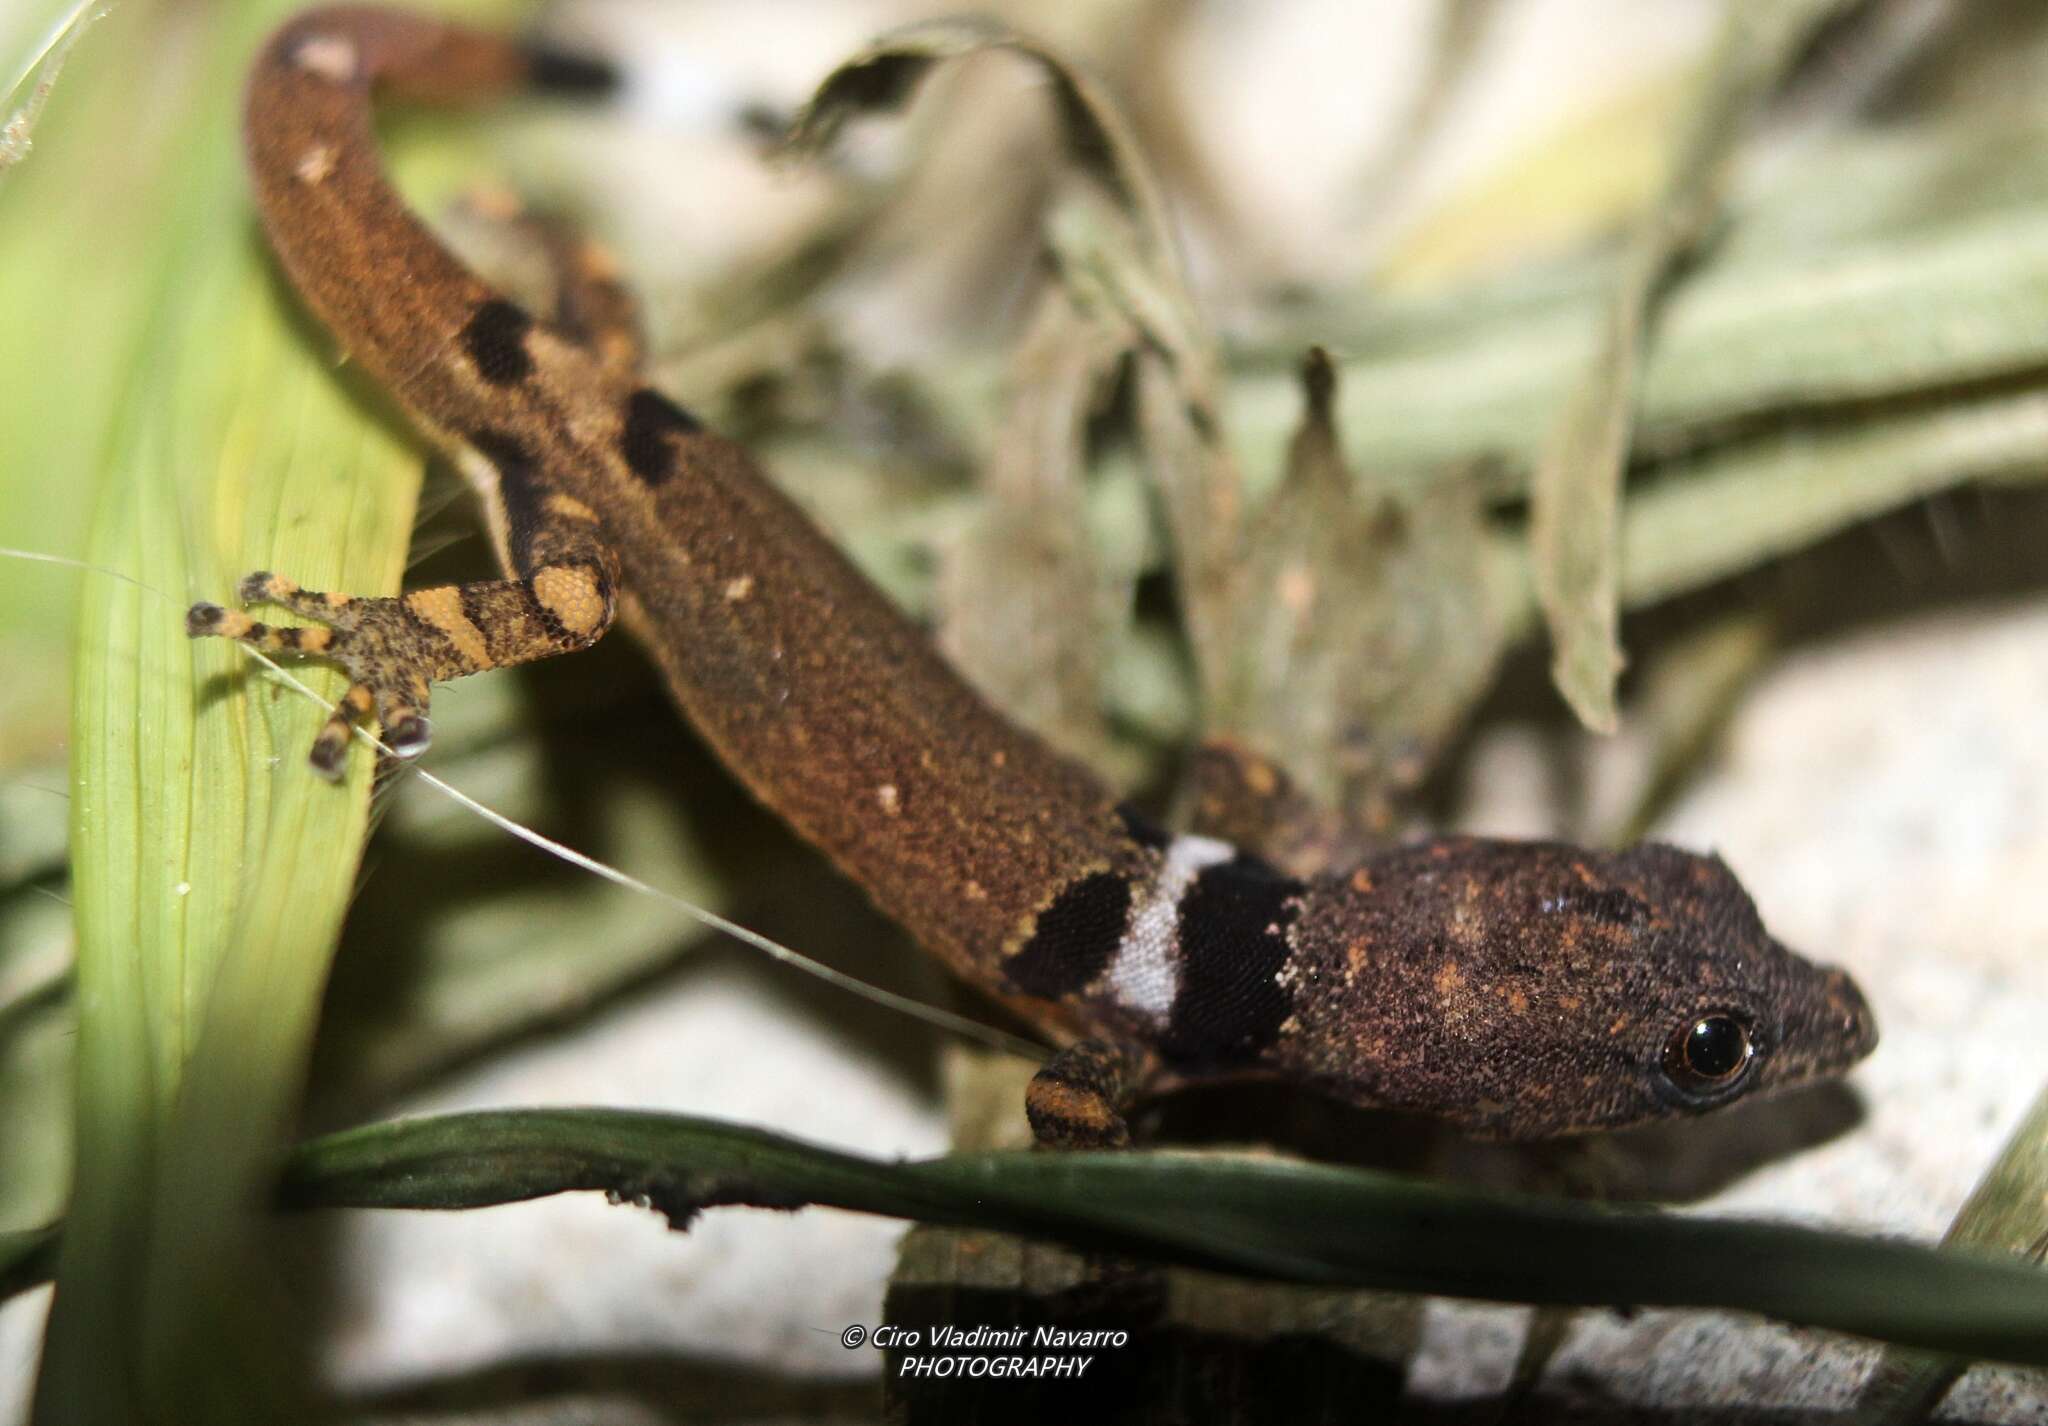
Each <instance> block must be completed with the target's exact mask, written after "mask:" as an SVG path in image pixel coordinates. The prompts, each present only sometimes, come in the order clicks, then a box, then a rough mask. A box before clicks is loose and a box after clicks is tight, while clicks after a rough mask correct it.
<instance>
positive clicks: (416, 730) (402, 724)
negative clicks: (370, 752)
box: [384, 715, 434, 758]
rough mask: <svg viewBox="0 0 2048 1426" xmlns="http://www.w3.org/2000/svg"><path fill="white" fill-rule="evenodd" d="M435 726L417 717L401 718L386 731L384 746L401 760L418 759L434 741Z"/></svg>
mask: <svg viewBox="0 0 2048 1426" xmlns="http://www.w3.org/2000/svg"><path fill="white" fill-rule="evenodd" d="M433 737H434V725H433V724H432V723H430V722H429V721H428V720H427V719H425V718H422V717H419V716H417V715H415V716H412V717H405V718H400V719H399V720H398V721H397V722H395V723H393V724H392V725H391V726H390V727H388V728H386V729H385V730H384V746H385V747H387V748H389V749H391V751H392V753H393V755H395V756H397V757H401V758H416V757H418V756H419V755H420V754H421V753H423V752H425V751H426V750H427V744H428V743H429V742H431V741H433Z"/></svg>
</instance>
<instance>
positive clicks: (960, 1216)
mask: <svg viewBox="0 0 2048 1426" xmlns="http://www.w3.org/2000/svg"><path fill="white" fill-rule="evenodd" d="M570 1190H602V1191H605V1192H607V1193H610V1194H612V1195H614V1196H616V1197H619V1198H623V1199H627V1200H632V1201H640V1202H645V1203H647V1204H649V1205H650V1206H652V1207H654V1208H657V1209H659V1210H660V1211H661V1212H663V1213H665V1214H666V1215H668V1217H669V1218H670V1220H671V1221H673V1222H676V1223H686V1222H688V1220H689V1219H690V1217H691V1216H693V1215H694V1214H695V1213H696V1212H698V1211H699V1210H701V1209H704V1208H709V1207H714V1206H718V1205H724V1204H751V1205H755V1206H760V1207H770V1208H795V1207H800V1206H803V1205H805V1204H819V1205H824V1206H830V1207H836V1208H846V1209H853V1210H855V1211H858V1212H864V1213H879V1214H886V1215H889V1216H892V1217H900V1218H914V1219H917V1220H918V1221H920V1222H926V1223H941V1224H948V1225H952V1226H956V1227H976V1228H985V1229H993V1230H997V1231H1004V1232H1016V1233H1024V1234H1030V1235H1035V1236H1039V1237H1047V1238H1054V1239H1058V1240H1061V1241H1064V1242H1067V1243H1070V1244H1074V1245H1077V1246H1083V1247H1090V1248H1098V1249H1113V1250H1116V1251H1122V1252H1128V1253H1133V1254H1137V1255H1140V1256H1147V1257H1156V1258H1162V1259H1165V1260H1168V1261H1173V1262H1179V1263H1185V1264H1189V1265H1192V1266H1198V1267H1208V1268H1217V1269H1223V1270H1228V1271H1234V1272H1239V1273H1246V1274H1251V1275H1255V1276H1264V1277H1273V1278H1280V1279H1284V1280H1289V1281H1295V1282H1307V1283H1321V1284H1327V1285H1349V1286H1359V1287H1379V1288H1394V1289H1400V1290H1405V1291H1416V1292H1431V1293H1441V1294H1446V1295H1451V1296H1460V1297H1474V1298H1486V1299H1492V1300H1502V1301H1520V1302H1536V1303H1566V1304H1579V1305H1593V1304H1609V1303H1611V1304H1636V1305H1642V1306H1652V1305H1654V1306H1667V1307H1705V1308H1725V1309H1732V1310H1737V1311H1745V1312H1757V1313H1762V1314H1765V1315H1767V1316H1771V1317H1777V1318H1781V1319H1783V1320H1785V1321H1788V1322H1793V1323H1799V1324H1803V1325H1807V1326H1814V1327H1825V1328H1831V1329H1833V1330H1836V1331H1842V1332H1850V1333H1854V1334H1856V1335H1859V1336H1865V1337H1873V1338H1878V1339H1880V1340H1884V1341H1890V1342H1896V1343H1900V1344H1904V1345H1911V1346H1920V1347H1928V1348H1933V1349H1936V1350H1944V1351H1951V1352H1959V1353H1964V1354H1967V1355H1970V1356H1973V1357H1979V1358H1995V1359H1999V1360H2006V1361H2014V1362H2025V1363H2037V1364H2048V1279H2044V1278H2042V1277H2041V1276H2040V1275H2039V1274H2036V1273H2034V1272H2032V1271H2030V1270H2028V1269H2026V1268H2024V1267H2021V1266H2019V1265H2017V1264H2014V1263H2012V1262H2009V1261H2003V1260H2000V1259H1997V1258H1992V1257H1986V1256H1981V1255H1977V1254H1972V1253H1966V1252H1957V1251H1950V1250H1942V1249H1935V1248H1929V1247H1923V1246H1920V1245H1917V1244H1911V1243H1901V1242H1894V1241H1888V1240H1884V1239H1878V1238H1865V1237H1858V1236H1855V1235H1852V1234H1848V1233H1840V1232H1832V1231H1828V1230H1824V1229H1817V1228H1805V1227H1795V1226H1792V1225H1789V1224H1779V1223H1765V1222H1750V1221H1741V1220H1729V1219H1714V1218H1701V1217H1689V1216H1684V1217H1682V1216H1678V1215H1674V1214H1666V1213H1661V1212H1656V1211H1652V1210H1644V1209H1626V1208H1609V1207H1600V1206H1596V1205H1590V1204H1583V1203H1573V1202H1568V1201H1563V1200H1552V1199H1542V1198H1534V1197H1527V1196H1516V1195H1506V1194H1494V1193H1482V1192H1478V1191H1474V1190H1469V1189H1454V1188H1445V1187H1442V1186H1438V1185H1432V1184H1426V1183H1423V1182H1420V1181H1418V1180H1413V1179H1405V1178H1401V1177H1398V1176H1396V1175H1391V1174H1385V1173H1375V1172H1367V1171H1363V1170H1358V1169H1346V1168H1333V1167H1328V1166H1323V1165H1317V1164H1305V1163H1295V1162H1288V1161H1282V1160H1273V1159H1249V1158H1227V1157H1215V1156H1193V1155H1185V1154H1173V1153H1114V1154H1079V1153H1076V1154H1045V1153H1035V1152H1009V1153H1000V1152H999V1153H977V1154H956V1155H952V1156H949V1157H946V1158H939V1159H928V1160H923V1161H918V1162H911V1163H886V1162H882V1161H879V1160H875V1159H867V1158H862V1157H859V1156H856V1155H852V1154H846V1153H841V1152H839V1151H837V1150H831V1149H824V1148H820V1147H817V1146H815V1145H810V1144H805V1143H802V1142H800V1141H797V1140H794V1139H789V1138H784V1137H782V1136H780V1135H776V1134H770V1133H766V1132H764V1131H761V1130H758V1129H751V1128H746V1127H742V1126H737V1125H729V1124H719V1123H715V1122H711V1121H706V1120H701V1119H690V1118H685V1117H683V1116H680V1115H657V1114H644V1113H632V1112H626V1111H619V1110H604V1109H583V1110H577V1109H562V1110H507V1111H501V1112H494V1113H479V1114H458V1115H449V1116H445V1117H440V1118H430V1119H414V1120H400V1121H396V1122H393V1123H386V1124H376V1125H371V1126H368V1127H365V1128H361V1129H354V1130H350V1131H348V1132H346V1133H341V1134H335V1135H331V1136H329V1137H327V1138H324V1139H319V1140H315V1141H313V1142H312V1143H309V1144H306V1145H303V1146H302V1147H301V1148H300V1149H299V1151H298V1152H297V1153H296V1154H295V1155H294V1156H293V1158H292V1160H291V1162H290V1165H289V1168H288V1171H287V1187H286V1193H287V1196H288V1198H289V1199H290V1200H291V1201H292V1202H294V1203H297V1204H299V1205H302V1206H327V1207H341V1206H348V1207H385V1208H397V1207H405V1208H470V1207H480V1206H483V1205H485V1204H493V1203H504V1202H510V1201H514V1200H518V1199H526V1198H535V1197H540V1196H543V1195H546V1194H551V1193H560V1192H566V1191H570Z"/></svg>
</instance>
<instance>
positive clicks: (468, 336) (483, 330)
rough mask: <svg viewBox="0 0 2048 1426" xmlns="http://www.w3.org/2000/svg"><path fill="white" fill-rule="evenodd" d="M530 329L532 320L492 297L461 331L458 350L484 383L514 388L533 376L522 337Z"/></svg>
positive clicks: (497, 298) (530, 362)
mask: <svg viewBox="0 0 2048 1426" xmlns="http://www.w3.org/2000/svg"><path fill="white" fill-rule="evenodd" d="M532 330H533V318H531V317H529V316H527V315H526V313H524V312H522V311H520V310H519V308H518V307H516V306H514V305H513V304H512V303H510V302H507V301H506V300H505V299H504V298H502V297H493V298H492V299H491V300H490V301H488V302H486V303H484V304H483V305H482V306H480V307H478V308H477V309H476V313H475V315H474V316H472V317H471V318H470V319H469V325H468V326H466V327H464V328H463V329H462V336H461V342H462V349H463V350H464V351H465V352H467V353H469V360H470V362H471V364H472V365H474V366H475V367H476V374H477V375H478V376H481V377H482V378H483V379H484V380H485V381H488V382H489V383H490V384H491V385H493V386H517V385H518V384H519V383H520V382H522V381H524V380H526V379H527V378H528V377H529V376H532V375H533V357H532V355H531V354H530V353H529V352H528V351H527V350H526V334H527V333H528V332H530V331H532Z"/></svg>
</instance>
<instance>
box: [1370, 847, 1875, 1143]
mask: <svg viewBox="0 0 2048 1426" xmlns="http://www.w3.org/2000/svg"><path fill="white" fill-rule="evenodd" d="M1449 848H1450V850H1449V852H1448V853H1447V854H1446V853H1445V852H1442V851H1438V852H1436V853H1434V855H1433V857H1431V858H1427V859H1432V860H1434V861H1435V862H1436V866H1435V868H1434V869H1433V873H1432V872H1429V871H1423V869H1422V868H1420V867H1417V866H1416V865H1415V861H1414V859H1410V861H1409V864H1408V866H1406V867H1405V868H1404V869H1403V870H1404V872H1406V873H1407V874H1408V875H1410V876H1412V875H1414V874H1415V873H1416V872H1418V871H1423V874H1424V875H1426V876H1431V877H1432V881H1431V888H1430V890H1429V891H1428V892H1427V893H1426V894H1425V895H1424V896H1423V898H1422V899H1423V900H1424V901H1427V902H1431V903H1434V911H1433V912H1430V911H1425V910H1424V908H1423V907H1422V906H1421V905H1417V904H1414V898H1413V897H1412V896H1411V897H1404V899H1407V900H1410V901H1411V907H1410V914H1411V915H1415V914H1419V915H1423V916H1429V915H1432V914H1433V915H1434V917H1435V918H1436V919H1437V921H1438V924H1439V926H1440V927H1441V931H1440V933H1439V934H1437V935H1434V936H1431V937H1428V938H1425V939H1423V940H1421V941H1419V942H1416V941H1411V942H1410V943H1409V944H1410V946H1411V947H1412V949H1411V950H1410V952H1409V956H1408V959H1409V964H1408V966H1407V968H1406V976H1405V980H1406V983H1407V984H1408V985H1410V986H1416V985H1419V986H1421V987H1423V988H1424V990H1423V996H1422V999H1421V1001H1420V1002H1416V1001H1414V1000H1412V999H1411V1001H1410V1003H1409V1004H1408V1006H1407V1007H1406V1011H1405V1013H1404V1014H1403V1015H1402V1016H1401V1018H1402V1019H1403V1020H1404V1021H1405V1026H1404V1027H1403V1028H1405V1029H1406V1030H1408V1031H1410V1032H1412V1043H1411V1045H1410V1053H1411V1054H1412V1056H1413V1057H1412V1058H1408V1057H1406V1056H1404V1057H1403V1058H1405V1059H1406V1063H1405V1064H1404V1065H1400V1066H1392V1067H1391V1068H1393V1069H1394V1070H1395V1073H1393V1074H1391V1075H1387V1074H1384V1073H1383V1071H1385V1070H1386V1069H1388V1068H1390V1067H1389V1066H1387V1065H1385V1064H1381V1065H1377V1066H1374V1067H1373V1070H1374V1074H1373V1077H1374V1079H1376V1080H1377V1081H1378V1084H1377V1085H1376V1086H1375V1088H1377V1089H1378V1090H1379V1093H1377V1094H1376V1095H1374V1097H1375V1098H1377V1099H1378V1100H1379V1101H1380V1102H1383V1103H1385V1102H1394V1101H1397V1100H1398V1099H1400V1098H1401V1097H1402V1096H1401V1095H1400V1094H1398V1093H1394V1094H1390V1093H1387V1092H1386V1091H1387V1090H1388V1089H1389V1088H1390V1087H1394V1086H1404V1085H1405V1086H1421V1087H1423V1088H1424V1094H1423V1096H1422V1099H1423V1101H1424V1102H1418V1103H1413V1104H1410V1105H1408V1106H1406V1107H1412V1108H1418V1109H1423V1110H1426V1111H1428V1112H1430V1113H1434V1114H1436V1115H1439V1116H1441V1117H1443V1118H1447V1119H1450V1120H1452V1121H1453V1122H1456V1123H1459V1124H1460V1125H1462V1126H1463V1127H1464V1128H1466V1129H1467V1130H1469V1131H1472V1132H1475V1133H1479V1134H1484V1135H1487V1136H1490V1137H1499V1138H1515V1139H1534V1138H1545V1137H1549V1136H1553V1135H1557V1134H1568V1133H1575V1132H1580V1131H1584V1130H1590V1129H1612V1128H1620V1127H1623V1126H1626V1125H1630V1124H1637V1123H1643V1122H1646V1121H1649V1120H1655V1119H1664V1118H1672V1117H1676V1116H1680V1115H1687V1114H1698V1113H1702V1112H1705V1111H1707V1110H1710V1109H1715V1108H1718V1107H1720V1106H1722V1105H1724V1104H1728V1103H1731V1102H1733V1101H1735V1100H1737V1099H1744V1098H1748V1097H1750V1096H1752V1095H1755V1094H1760V1093H1767V1092H1769V1091H1772V1090H1776V1089H1783V1088H1787V1087H1790V1086H1793V1085H1798V1084H1805V1083H1809V1082H1812V1081H1815V1080H1819V1079H1825V1078H1828V1077H1830V1076H1833V1075H1837V1074H1840V1073H1841V1072H1842V1071H1844V1070H1846V1069H1848V1068H1849V1067H1850V1066H1851V1065H1853V1064H1855V1063H1856V1062H1857V1061H1858V1060H1860V1059H1862V1058H1863V1057H1864V1056H1865V1055H1867V1054H1869V1053H1870V1051H1871V1049H1872V1047H1873V1046H1875V1045H1876V1043H1877V1025H1876V1021H1875V1020H1874V1018H1873V1017H1872V1015H1871V1013H1870V1008H1869V1006H1868V1005H1867V1004H1866V1003H1865V1001H1864V999H1863V995H1862V992H1861V991H1859V990H1858V989H1857V987H1856V984H1855V982H1854V981H1852V980H1851V979H1850V978H1849V977H1848V975H1846V974H1845V973H1844V972H1842V971H1840V970H1837V969H1834V968H1832V967H1828V966H1819V965H1815V964H1813V963H1812V962H1810V961H1808V960H1806V959H1804V958H1803V957H1801V956H1799V955H1796V954H1794V953H1793V952H1792V951H1790V950H1788V949H1787V948H1786V947H1785V946H1783V945H1782V944H1780V943H1779V942H1778V941H1777V940H1776V939H1774V938H1773V937H1772V936H1771V935H1770V933H1769V932H1768V931H1766V930H1765V929H1764V925H1763V921H1762V919H1761V918H1760V917H1759V916H1758V915H1757V910H1756V905H1755V903H1754V902H1753V901H1751V900H1750V897H1749V894H1748V893H1747V892H1746V891H1744V890H1743V888H1742V884H1741V883H1740V882H1738V881H1737V880H1736V879H1735V876H1734V874H1733V873H1732V872H1730V871H1729V870H1728V868H1727V866H1726V865H1725V864H1724V863H1723V862H1722V861H1721V860H1720V859H1719V858H1718V857H1700V856H1694V855H1692V854H1691V853H1689V852H1683V851H1680V850H1678V849H1677V848H1675V847H1668V846H1661V845H1657V844H1650V843H1646V844H1643V845H1641V846H1637V847H1633V848H1631V849H1629V850H1628V851H1625V852H1614V853H1600V852H1589V851H1586V850H1584V849H1581V848H1576V847H1569V846H1563V845H1560V844H1557V843H1547V842H1488V841H1476V840H1474V841H1457V842H1453V843H1450V844H1449ZM1369 899H1370V900H1377V899H1378V898H1376V897H1375V898H1369ZM1418 961H1419V962H1420V963H1417V962H1418ZM1361 988H1363V987H1361ZM1397 998H1398V997H1397ZM1387 1028H1390V1027H1388V1026H1386V1025H1385V1023H1384V1021H1383V1022H1382V1024H1381V1026H1380V1029H1381V1030H1382V1031H1384V1030H1385V1029H1387ZM1388 1039H1389V1037H1388V1036H1386V1035H1385V1034H1384V1033H1382V1034H1380V1035H1379V1036H1377V1037H1376V1043H1377V1044H1379V1045H1384V1044H1386V1043H1387V1042H1388ZM1370 1058H1371V1056H1370V1055H1369V1054H1368V1055H1366V1056H1363V1057H1362V1059H1363V1060H1369V1059H1370Z"/></svg>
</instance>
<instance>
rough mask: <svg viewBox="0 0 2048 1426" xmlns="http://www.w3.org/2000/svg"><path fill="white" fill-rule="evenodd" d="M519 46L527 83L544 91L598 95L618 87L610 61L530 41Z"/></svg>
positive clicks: (589, 96) (614, 67)
mask: <svg viewBox="0 0 2048 1426" xmlns="http://www.w3.org/2000/svg"><path fill="white" fill-rule="evenodd" d="M520 48H521V50H522V51H523V52H524V54H525V56H526V82H527V83H528V84H530V85H532V86H533V87H534V88H535V89H538V90H541V91H543V92H545V93H548V94H563V95H571V96H576V97H587V98H598V97H601V96H603V95H606V94H609V93H611V92H612V91H613V90H615V89H617V88H618V87H619V71H618V68H617V67H616V66H615V65H613V64H612V63H611V62H610V61H609V60H602V59H598V58H596V57H595V56H592V55H581V54H573V53H571V52H570V51H568V50H558V49H556V48H555V47H554V46H552V45H549V44H544V43H538V42H533V41H529V42H528V43H526V44H525V45H522V46H521V47H520Z"/></svg>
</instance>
